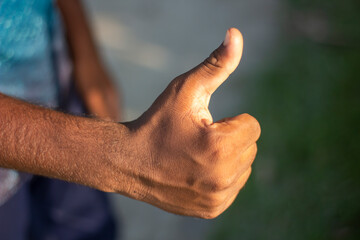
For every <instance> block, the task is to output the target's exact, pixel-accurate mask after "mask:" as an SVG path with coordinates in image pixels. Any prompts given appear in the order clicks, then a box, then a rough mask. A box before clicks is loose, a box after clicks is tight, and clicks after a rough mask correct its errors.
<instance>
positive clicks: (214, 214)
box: [201, 210, 222, 219]
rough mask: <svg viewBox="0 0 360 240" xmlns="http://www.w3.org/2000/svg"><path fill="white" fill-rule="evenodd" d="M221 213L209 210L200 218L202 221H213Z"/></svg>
mask: <svg viewBox="0 0 360 240" xmlns="http://www.w3.org/2000/svg"><path fill="white" fill-rule="evenodd" d="M221 213H222V212H221V211H218V210H210V211H207V212H206V213H205V214H203V216H201V217H202V218H204V219H214V218H217V217H218V216H219V215H220V214H221Z"/></svg>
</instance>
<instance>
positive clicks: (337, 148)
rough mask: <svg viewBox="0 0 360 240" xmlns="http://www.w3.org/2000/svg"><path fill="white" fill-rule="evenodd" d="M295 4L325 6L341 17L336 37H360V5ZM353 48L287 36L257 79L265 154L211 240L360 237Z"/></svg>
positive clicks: (293, 0) (357, 56) (356, 56)
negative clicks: (341, 34) (340, 33)
mask: <svg viewBox="0 0 360 240" xmlns="http://www.w3.org/2000/svg"><path fill="white" fill-rule="evenodd" d="M349 2H351V1H349ZM288 3H289V6H290V9H291V8H293V9H294V8H296V10H297V11H303V10H304V11H308V10H309V9H310V10H311V9H315V10H316V9H320V8H321V11H323V12H326V13H327V14H328V15H329V16H332V15H334V17H333V18H330V19H331V20H329V21H330V22H331V23H329V25H330V26H331V29H336V31H337V32H342V33H343V34H344V35H346V34H347V35H346V37H347V38H348V39H360V38H359V37H360V34H359V29H360V26H359V23H360V21H359V20H360V19H359V18H360V17H359V16H360V14H359V13H358V12H359V11H356V8H355V7H354V6H356V5H359V1H353V3H352V4H353V5H352V6H353V8H352V6H351V4H348V5H347V4H345V2H344V1H334V0H331V1H320V0H313V1H310V0H288ZM331 5H332V7H331ZM343 5H345V6H343ZM337 10H338V11H339V12H341V11H342V14H343V15H340V14H339V13H338V12H337ZM353 19H357V20H358V21H357V23H356V24H355V23H353V22H352V20H353ZM345 33H346V34H345ZM349 42H350V41H349ZM352 43H353V45H350V46H347V45H346V44H344V45H336V44H335V45H334V44H327V43H326V39H325V42H324V43H322V42H316V41H312V40H311V39H308V38H306V37H301V36H300V37H299V36H297V37H295V38H290V37H287V34H284V38H283V43H282V44H281V48H280V50H279V52H278V54H277V56H276V57H274V61H273V62H272V63H271V66H269V67H268V70H266V71H264V72H262V73H259V74H258V75H257V76H255V77H254V76H253V77H251V82H254V86H253V87H252V88H251V90H249V92H251V93H252V95H251V96H249V97H250V99H251V101H249V104H248V106H247V108H248V110H249V111H248V112H249V113H251V114H253V115H254V116H255V117H256V118H257V119H258V120H259V122H260V124H261V126H262V136H261V138H260V140H259V142H258V146H259V152H258V156H257V159H256V161H255V162H254V166H253V173H252V176H251V178H250V180H249V182H248V183H247V185H246V186H245V188H244V189H243V190H242V191H241V193H240V194H239V196H238V198H237V200H236V201H235V203H234V204H233V205H232V207H231V208H230V209H229V210H228V211H226V212H225V213H224V214H223V215H222V216H220V217H219V218H218V220H217V221H216V222H217V224H218V228H217V229H216V231H214V232H213V234H212V236H211V237H210V239H214V240H217V239H219V240H220V239H221V240H228V239H246V240H247V239H250V240H251V239H259V240H263V239H293V240H297V239H299V240H300V239H301V240H303V239H307V240H311V239H314V240H315V239H316V240H325V239H326V240H328V239H334V240H335V239H336V240H337V239H360V174H359V172H360V146H359V145H360V74H359V72H360V48H359V46H357V45H356V44H360V42H356V41H355V42H354V41H352ZM354 43H355V44H354ZM254 79H255V80H254ZM249 82H250V81H249Z"/></svg>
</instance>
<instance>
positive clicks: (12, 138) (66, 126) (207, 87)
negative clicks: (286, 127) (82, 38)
mask: <svg viewBox="0 0 360 240" xmlns="http://www.w3.org/2000/svg"><path fill="white" fill-rule="evenodd" d="M242 48H243V39H242V35H241V33H240V32H239V31H238V30H237V29H234V28H233V29H229V30H228V31H227V38H226V40H225V41H224V43H223V44H221V46H220V47H219V48H218V49H217V50H215V51H214V52H213V53H212V54H211V55H210V56H209V57H208V58H207V59H206V60H205V61H204V62H203V63H201V64H200V65H198V66H197V67H195V68H194V69H192V70H190V71H189V72H187V73H185V74H182V75H180V76H179V77H177V78H175V79H174V80H173V81H171V83H170V84H169V85H168V87H167V88H166V89H165V90H164V92H163V93H162V94H161V95H160V96H159V97H158V98H157V99H156V101H155V102H154V103H153V104H152V106H151V107H150V108H149V109H148V110H147V111H146V112H145V113H144V114H143V115H141V116H140V117H139V118H138V119H136V120H134V121H131V122H126V123H116V122H111V121H103V120H99V119H90V118H84V117H75V116H71V115H67V114H64V113H59V112H55V111H52V110H48V109H44V108H41V107H38V106H34V105H31V104H28V103H25V102H22V101H19V100H16V99H13V98H10V97H7V96H5V95H0V128H1V129H0V166H2V167H7V168H13V169H17V170H20V171H26V172H30V173H33V174H38V175H44V176H48V177H54V178H59V179H63V180H66V181H71V182H76V183H80V184H84V185H88V186H91V187H94V188H97V189H99V190H102V191H107V192H117V193H120V194H123V195H125V196H128V197H131V198H133V199H136V200H140V201H144V202H147V203H150V204H152V205H154V206H157V207H159V208H162V209H164V210H166V211H169V212H172V213H176V214H181V215H188V216H194V217H200V218H215V217H217V216H218V215H219V214H221V213H222V212H223V211H224V210H225V209H227V208H228V207H229V206H230V205H231V203H232V202H233V201H234V199H235V198H236V196H237V194H238V192H239V191H240V189H241V188H242V187H243V186H244V184H245V182H246V181H247V179H248V178H249V175H250V172H251V164H252V162H253V160H254V158H255V155H256V151H257V147H256V141H257V139H258V138H259V136H260V126H259V123H258V122H257V121H256V119H255V118H253V117H252V116H250V115H248V114H241V115H238V116H235V117H232V118H226V119H223V120H221V121H219V122H213V120H212V117H211V114H210V112H209V110H208V104H209V100H210V97H211V94H212V93H213V92H214V91H215V90H216V89H217V88H218V87H219V86H220V85H221V84H222V83H223V82H224V81H225V80H226V79H227V78H228V76H229V74H231V73H232V72H233V71H234V70H235V68H236V67H237V65H238V64H239V61H240V58H241V54H242Z"/></svg>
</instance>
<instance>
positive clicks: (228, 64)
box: [187, 28, 243, 95]
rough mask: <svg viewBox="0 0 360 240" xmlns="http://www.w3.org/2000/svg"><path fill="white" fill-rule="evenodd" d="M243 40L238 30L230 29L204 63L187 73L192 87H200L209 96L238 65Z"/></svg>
mask: <svg viewBox="0 0 360 240" xmlns="http://www.w3.org/2000/svg"><path fill="white" fill-rule="evenodd" d="M242 51H243V38H242V35H241V33H240V31H239V30H237V29H236V28H230V29H229V30H227V32H226V36H225V40H224V42H223V43H222V44H221V45H220V47H219V48H217V49H216V50H215V51H214V52H213V53H212V54H211V55H210V56H209V57H208V58H207V59H206V60H205V61H204V62H202V63H201V64H200V65H198V66H197V67H195V68H194V69H192V70H190V71H189V72H188V73H187V81H188V82H189V83H190V85H192V86H202V88H203V89H204V90H205V94H207V95H211V94H212V93H213V92H215V90H216V89H217V88H218V87H219V86H220V85H221V84H222V83H223V82H224V81H225V80H226V79H227V78H228V77H229V75H230V74H231V73H232V72H233V71H234V70H235V69H236V67H237V66H238V65H239V62H240V59H241V55H242Z"/></svg>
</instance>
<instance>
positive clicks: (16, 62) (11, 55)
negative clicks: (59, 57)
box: [0, 0, 58, 107]
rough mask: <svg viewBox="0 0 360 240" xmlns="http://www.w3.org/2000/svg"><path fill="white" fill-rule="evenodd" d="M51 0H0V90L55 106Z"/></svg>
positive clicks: (52, 10)
mask: <svg viewBox="0 0 360 240" xmlns="http://www.w3.org/2000/svg"><path fill="white" fill-rule="evenodd" d="M53 4H54V3H53V1H52V0H26V1H24V0H0V92H1V93H4V94H7V95H10V96H13V97H17V98H20V99H23V100H27V101H30V102H33V103H37V104H41V105H45V106H48V107H56V105H57V101H58V100H57V95H58V93H57V92H58V89H57V83H56V73H55V70H54V66H53V60H52V58H53V56H52V54H53V53H52V31H53V29H52V26H53V24H54V5H53Z"/></svg>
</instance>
